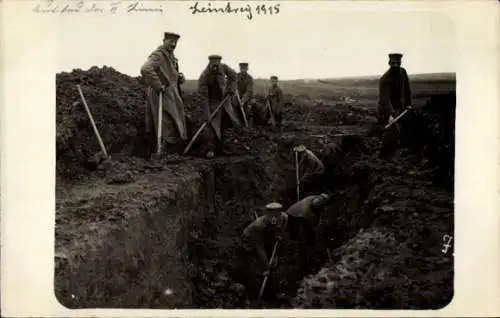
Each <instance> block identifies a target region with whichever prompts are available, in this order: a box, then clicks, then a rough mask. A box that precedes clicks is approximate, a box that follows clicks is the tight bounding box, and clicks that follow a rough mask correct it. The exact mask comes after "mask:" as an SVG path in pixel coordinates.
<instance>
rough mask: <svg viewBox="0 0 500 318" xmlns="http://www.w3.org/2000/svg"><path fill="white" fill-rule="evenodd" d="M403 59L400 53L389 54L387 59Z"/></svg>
mask: <svg viewBox="0 0 500 318" xmlns="http://www.w3.org/2000/svg"><path fill="white" fill-rule="evenodd" d="M402 57H403V54H401V53H390V54H389V58H390V59H396V60H399V59H401V58H402Z"/></svg>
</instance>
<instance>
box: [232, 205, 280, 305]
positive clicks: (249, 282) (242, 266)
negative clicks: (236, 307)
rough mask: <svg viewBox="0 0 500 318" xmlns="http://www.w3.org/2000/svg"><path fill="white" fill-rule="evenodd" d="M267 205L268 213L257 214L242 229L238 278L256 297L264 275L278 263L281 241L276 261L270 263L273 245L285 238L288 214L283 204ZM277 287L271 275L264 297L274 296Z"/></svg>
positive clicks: (251, 295)
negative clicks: (284, 210) (258, 215)
mask: <svg viewBox="0 0 500 318" xmlns="http://www.w3.org/2000/svg"><path fill="white" fill-rule="evenodd" d="M266 208H267V213H266V214H264V215H262V216H260V217H258V218H256V219H255V220H254V221H253V222H252V223H251V224H250V225H248V226H247V227H246V228H245V230H244V231H243V234H242V237H241V238H242V240H241V245H240V249H239V251H238V266H237V268H236V271H235V276H236V277H235V278H236V279H237V280H238V281H239V282H241V283H242V284H243V285H245V289H246V291H247V294H249V295H250V297H252V298H253V297H255V298H257V296H258V295H259V291H260V288H261V285H262V281H263V279H264V277H265V276H266V275H269V273H270V270H271V267H272V266H273V265H274V264H277V256H278V253H279V250H280V244H279V243H278V245H277V250H276V252H275V256H274V259H273V262H272V263H271V264H270V260H271V257H272V253H273V250H274V245H275V244H276V242H280V241H282V240H283V238H284V236H285V234H286V227H287V220H288V216H287V214H286V213H284V212H283V207H282V205H281V204H279V203H271V204H268V205H267V206H266ZM276 289H277V284H276V282H274V280H273V278H272V275H269V276H268V281H267V283H266V289H265V292H264V295H263V298H267V299H270V298H274V297H275V296H276Z"/></svg>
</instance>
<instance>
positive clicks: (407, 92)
mask: <svg viewBox="0 0 500 318" xmlns="http://www.w3.org/2000/svg"><path fill="white" fill-rule="evenodd" d="M404 81H405V92H404V95H405V104H406V105H404V106H410V105H411V87H410V79H409V78H408V73H407V72H406V70H404Z"/></svg>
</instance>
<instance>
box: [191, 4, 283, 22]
mask: <svg viewBox="0 0 500 318" xmlns="http://www.w3.org/2000/svg"><path fill="white" fill-rule="evenodd" d="M189 10H190V11H191V14H193V15H196V14H202V15H203V14H209V15H216V14H221V15H234V14H244V15H245V16H246V18H247V19H248V20H252V18H253V15H254V12H255V13H256V14H257V15H269V16H270V15H276V14H279V13H280V5H279V4H257V5H250V4H242V5H239V4H238V5H233V4H231V2H226V3H225V5H217V6H215V5H212V3H210V2H209V3H206V4H200V3H199V2H195V3H194V4H193V5H192V6H190V7H189Z"/></svg>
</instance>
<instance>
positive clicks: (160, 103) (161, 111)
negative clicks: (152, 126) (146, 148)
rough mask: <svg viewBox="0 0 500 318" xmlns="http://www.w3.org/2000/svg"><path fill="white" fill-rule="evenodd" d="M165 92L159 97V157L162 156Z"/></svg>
mask: <svg viewBox="0 0 500 318" xmlns="http://www.w3.org/2000/svg"><path fill="white" fill-rule="evenodd" d="M162 124H163V92H161V93H160V95H159V98H158V134H157V139H156V155H157V156H158V158H160V156H161V135H162V127H163V125H162Z"/></svg>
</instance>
